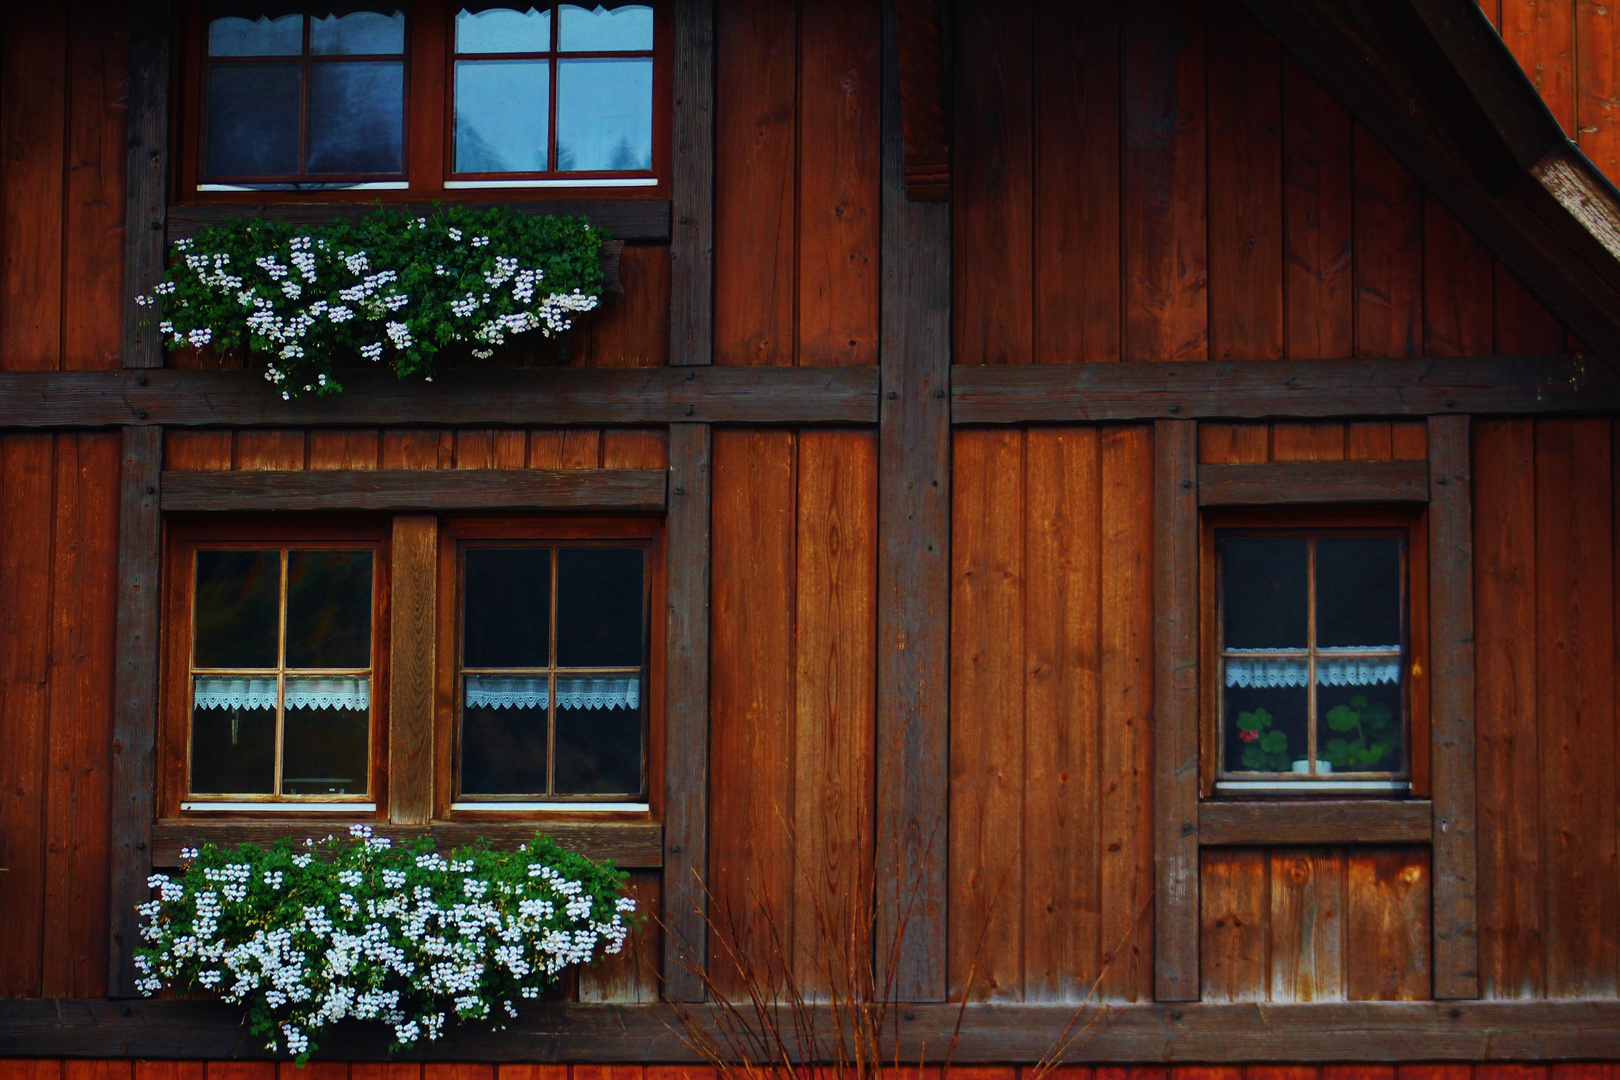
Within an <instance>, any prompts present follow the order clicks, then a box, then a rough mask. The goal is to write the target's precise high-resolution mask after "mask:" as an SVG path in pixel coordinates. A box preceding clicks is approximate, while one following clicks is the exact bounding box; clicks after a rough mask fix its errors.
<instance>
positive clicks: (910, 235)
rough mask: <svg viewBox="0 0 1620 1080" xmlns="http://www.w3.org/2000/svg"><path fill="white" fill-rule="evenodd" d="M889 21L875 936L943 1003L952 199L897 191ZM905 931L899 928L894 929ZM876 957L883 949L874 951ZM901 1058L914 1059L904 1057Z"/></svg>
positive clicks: (910, 991)
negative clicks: (893, 944)
mask: <svg viewBox="0 0 1620 1080" xmlns="http://www.w3.org/2000/svg"><path fill="white" fill-rule="evenodd" d="M898 32H899V27H898V24H897V18H896V11H895V3H894V0H887V2H885V3H884V5H883V234H882V240H881V244H882V250H881V261H882V275H881V281H882V297H881V306H882V313H881V321H880V326H879V351H880V354H881V369H882V374H883V401H882V410H883V411H882V418H881V421H880V422H879V425H878V460H879V464H880V467H879V470H878V538H879V547H878V568H877V584H878V594H877V595H878V601H877V605H878V610H877V622H878V626H877V641H878V655H877V660H878V672H877V685H878V700H877V768H876V775H877V778H878V779H877V870H876V874H877V878H876V881H877V904H878V910H877V928H876V940H878V941H882V942H889V941H896V940H898V941H899V945H898V948H897V949H896V950H895V955H894V963H895V969H894V970H893V971H892V972H886V973H885V974H884V975H880V976H879V977H880V978H890V979H892V983H891V984H890V985H892V986H893V988H894V993H895V994H896V996H897V997H899V999H900V1000H902V1001H944V1000H945V993H946V985H945V979H946V970H945V967H946V965H945V958H946V933H947V926H946V904H945V899H946V897H945V882H946V861H947V855H948V853H949V851H950V836H949V828H950V823H949V820H948V818H947V815H948V812H949V807H948V803H947V793H948V791H949V788H950V783H949V777H950V699H949V690H950V629H949V628H950V618H949V612H950V603H951V579H950V520H951V519H950V510H951V471H950V470H951V417H950V404H951V401H950V393H951V389H950V387H951V383H950V379H951V367H950V349H951V340H950V329H951V270H950V266H951V216H950V204H949V203H943V202H911V201H909V200H908V199H907V197H906V177H905V161H904V146H903V139H902V121H901V99H900V94H901V87H900V74H899V60H898V56H897V50H898V41H897V35H898ZM902 928H903V931H904V932H903V934H902V933H901V930H902ZM879 960H880V962H881V963H884V964H885V965H886V964H887V963H888V962H889V957H887V956H884V957H880V958H879ZM907 1060H910V1059H909V1058H908V1059H907Z"/></svg>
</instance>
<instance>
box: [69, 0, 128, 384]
mask: <svg viewBox="0 0 1620 1080" xmlns="http://www.w3.org/2000/svg"><path fill="white" fill-rule="evenodd" d="M131 14H133V12H131V11H129V10H128V9H123V8H121V7H120V6H119V5H116V4H111V3H108V2H106V0H78V2H77V3H75V4H73V5H71V6H70V7H69V20H68V49H67V72H68V74H69V79H68V86H67V118H68V127H67V146H66V149H67V154H66V157H65V160H64V162H63V167H64V171H65V173H66V176H65V178H64V184H63V188H64V190H63V196H64V198H63V202H64V205H63V222H62V232H63V235H62V248H63V251H64V253H65V268H66V270H65V272H64V274H63V277H62V366H63V367H64V368H93V369H100V370H110V369H113V368H116V367H118V366H119V358H120V356H121V355H122V352H123V345H124V335H123V319H120V318H117V317H114V316H113V315H112V313H113V312H115V311H117V312H124V313H125V314H124V318H128V317H129V316H128V314H127V310H126V309H127V307H128V306H129V301H128V300H127V299H126V297H127V296H128V295H129V294H130V292H131V290H126V289H125V288H124V276H125V270H124V258H125V252H126V251H127V250H128V249H127V247H126V245H125V240H124V218H125V213H126V209H125V206H126V202H125V192H126V187H127V185H126V183H125V175H126V166H127V162H126V154H127V152H128V151H127V147H126V143H127V142H128V141H129V134H128V131H129V123H128V120H129V112H130V106H131V104H132V103H133V102H132V101H131V97H130V92H129V91H130V87H129V77H128V72H129V65H130V61H131V59H132V51H133V50H132V49H131V47H130V42H129V33H130V25H129V23H130V16H131Z"/></svg>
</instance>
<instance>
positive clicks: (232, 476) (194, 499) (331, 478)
mask: <svg viewBox="0 0 1620 1080" xmlns="http://www.w3.org/2000/svg"><path fill="white" fill-rule="evenodd" d="M667 476H668V474H667V473H666V472H665V471H664V470H662V469H436V470H435V469H427V470H421V469H377V470H369V469H356V470H343V471H336V470H334V471H331V472H325V471H308V472H305V471H298V472H258V471H235V472H166V473H164V474H163V499H162V505H163V509H164V510H165V511H170V512H182V511H187V512H189V511H226V510H386V511H391V512H400V511H406V510H422V511H436V512H438V511H447V510H580V511H585V510H617V511H624V512H638V511H639V512H648V513H662V512H663V509H664V488H665V479H666V477H667Z"/></svg>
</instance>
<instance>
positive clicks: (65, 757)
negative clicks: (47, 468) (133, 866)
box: [41, 434, 120, 997]
mask: <svg viewBox="0 0 1620 1080" xmlns="http://www.w3.org/2000/svg"><path fill="white" fill-rule="evenodd" d="M119 449H120V446H119V440H118V439H117V437H116V436H112V435H104V434H83V435H61V436H58V437H57V449H56V521H55V524H54V529H53V532H54V535H53V541H52V546H53V549H54V550H53V553H52V566H51V577H52V585H51V610H50V638H51V642H50V709H49V713H48V726H47V731H48V735H49V745H48V758H47V762H46V767H47V770H48V772H47V779H46V784H45V801H46V808H45V809H46V813H45V850H46V864H45V924H44V949H43V953H44V957H45V969H44V972H43V976H42V981H41V993H42V994H43V995H44V996H46V997H92V996H94V997H99V996H101V995H103V994H105V993H106V986H107V952H106V949H107V938H106V934H105V933H104V932H103V928H104V926H105V919H106V912H107V873H108V857H109V850H108V835H107V821H108V797H109V795H110V794H111V784H110V783H109V780H110V776H109V773H110V771H111V765H112V762H111V757H112V694H113V685H112V680H113V635H114V633H115V620H116V612H115V608H114V596H115V588H116V579H117V574H118V512H117V506H118V453H119Z"/></svg>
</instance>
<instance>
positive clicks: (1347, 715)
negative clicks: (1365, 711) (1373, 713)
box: [1327, 699, 1361, 731]
mask: <svg viewBox="0 0 1620 1080" xmlns="http://www.w3.org/2000/svg"><path fill="white" fill-rule="evenodd" d="M1352 700H1354V699H1352ZM1360 719H1361V718H1360V717H1359V716H1358V715H1357V714H1356V712H1355V711H1354V710H1353V709H1350V708H1348V707H1347V706H1344V705H1335V706H1333V708H1331V709H1329V710H1328V714H1327V724H1328V727H1329V728H1331V729H1333V730H1334V731H1349V730H1350V729H1352V728H1354V727H1355V726H1356V723H1357V721H1359V720H1360Z"/></svg>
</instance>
